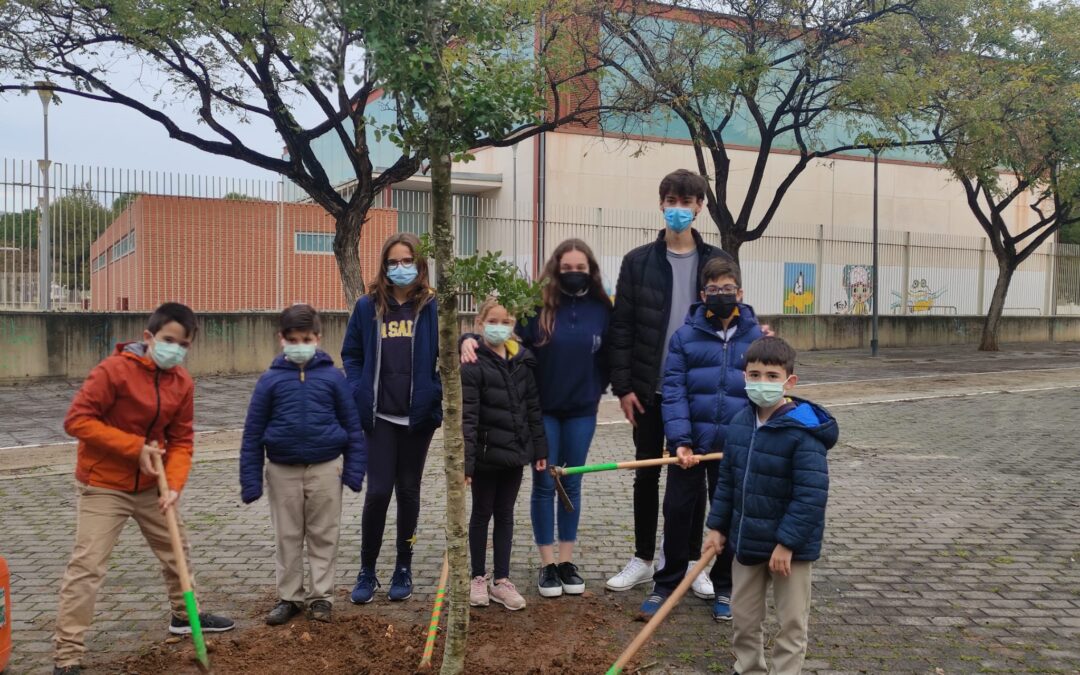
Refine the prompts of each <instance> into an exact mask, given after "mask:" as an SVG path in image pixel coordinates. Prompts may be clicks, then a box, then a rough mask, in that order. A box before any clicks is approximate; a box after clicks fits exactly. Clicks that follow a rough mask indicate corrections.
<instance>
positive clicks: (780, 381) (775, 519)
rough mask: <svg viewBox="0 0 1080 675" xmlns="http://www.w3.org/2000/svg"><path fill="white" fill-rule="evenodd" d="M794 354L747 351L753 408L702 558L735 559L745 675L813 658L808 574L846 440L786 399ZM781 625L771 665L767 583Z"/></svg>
mask: <svg viewBox="0 0 1080 675" xmlns="http://www.w3.org/2000/svg"><path fill="white" fill-rule="evenodd" d="M797 380H798V378H797V377H796V376H795V350H794V349H792V348H791V346H790V345H788V344H787V343H786V342H784V341H783V340H781V339H780V338H776V337H766V338H762V339H760V340H758V341H757V342H755V343H754V344H753V345H751V347H750V349H749V350H747V352H746V391H747V395H748V396H749V398H750V402H751V404H752V405H751V407H749V408H747V409H746V410H744V411H742V412H741V413H739V414H738V415H736V416H735V418H734V419H733V420H732V421H731V424H730V425H729V427H728V431H727V443H726V445H725V447H724V459H723V461H722V462H721V464H720V480H719V483H718V484H717V486H716V493H715V495H714V496H713V502H712V509H711V511H710V512H709V519H708V523H707V524H708V527H709V534H708V536H707V537H706V539H705V543H704V548H703V551H702V553H705V552H707V551H714V552H717V553H719V552H720V551H722V550H725V543H726V549H727V550H729V551H733V552H734V554H735V561H734V563H733V564H732V579H733V581H734V595H733V596H732V600H733V602H732V606H731V608H732V613H733V614H734V616H735V631H734V636H733V637H732V641H731V644H732V649H733V650H734V652H735V658H736V661H735V670H736V672H738V673H740V674H741V675H758V674H762V675H763V674H764V673H778V674H780V675H787V674H791V675H795V674H796V673H799V672H800V671H801V670H802V664H803V659H804V658H805V657H806V636H807V624H808V621H809V618H810V568H811V564H812V562H813V561H814V560H817V559H818V557H819V556H820V555H821V540H822V536H823V534H824V532H825V504H826V502H827V501H828V497H829V464H828V461H827V460H826V453H827V452H828V451H829V449H830V448H832V447H833V445H835V444H836V440H837V438H838V436H839V433H840V432H839V427H837V424H836V420H835V419H833V417H832V415H830V414H829V412H828V411H827V410H825V409H824V408H822V407H820V406H817V405H815V404H813V403H810V402H809V401H805V400H802V399H798V398H793V397H789V396H787V394H788V393H789V392H790V391H791V389H792V387H794V386H795V383H796V382H797ZM770 583H771V584H772V586H773V597H774V599H775V601H776V611H777V614H778V615H779V616H778V619H779V622H780V632H779V634H778V635H777V636H776V643H775V645H774V647H773V653H772V669H771V670H770V669H769V668H768V666H767V664H766V662H765V649H764V644H763V640H762V626H763V625H764V622H765V612H766V606H765V599H766V593H767V592H768V588H769V584H770Z"/></svg>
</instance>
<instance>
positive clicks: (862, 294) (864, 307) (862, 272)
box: [844, 265, 874, 314]
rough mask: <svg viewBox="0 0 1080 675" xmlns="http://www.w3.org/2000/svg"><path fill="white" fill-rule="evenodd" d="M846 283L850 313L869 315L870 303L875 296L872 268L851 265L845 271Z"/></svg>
mask: <svg viewBox="0 0 1080 675" xmlns="http://www.w3.org/2000/svg"><path fill="white" fill-rule="evenodd" d="M844 282H845V283H844V286H845V288H846V289H847V293H848V313H849V314H869V313H870V308H869V302H870V299H871V298H872V297H873V296H874V288H873V286H872V285H871V284H870V267H869V266H868V265H849V266H848V267H846V268H845V269H844Z"/></svg>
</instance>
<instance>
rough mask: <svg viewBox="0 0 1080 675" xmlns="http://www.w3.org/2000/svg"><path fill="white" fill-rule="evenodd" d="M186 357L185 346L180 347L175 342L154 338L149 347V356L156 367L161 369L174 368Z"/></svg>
mask: <svg viewBox="0 0 1080 675" xmlns="http://www.w3.org/2000/svg"><path fill="white" fill-rule="evenodd" d="M186 357H187V348H186V347H182V346H180V345H178V344H176V343H175V342H161V341H160V340H154V345H153V346H152V347H151V348H150V358H152V359H153V360H154V363H156V364H157V367H158V368H161V369H162V370H169V369H170V368H175V367H176V366H178V365H180V364H181V363H183V362H184V358H186Z"/></svg>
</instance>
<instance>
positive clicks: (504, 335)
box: [484, 323, 514, 347]
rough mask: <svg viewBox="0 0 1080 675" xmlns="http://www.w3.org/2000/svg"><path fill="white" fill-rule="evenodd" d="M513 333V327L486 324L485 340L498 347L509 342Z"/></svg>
mask: <svg viewBox="0 0 1080 675" xmlns="http://www.w3.org/2000/svg"><path fill="white" fill-rule="evenodd" d="M513 332H514V327H513V326H504V325H502V324H498V323H485V324H484V339H485V340H487V341H488V342H490V343H491V344H493V345H495V346H496V347H498V346H499V345H501V344H502V343H504V342H506V341H507V340H509V339H510V335H511V334H512V333H513Z"/></svg>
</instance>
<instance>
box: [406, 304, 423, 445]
mask: <svg viewBox="0 0 1080 675" xmlns="http://www.w3.org/2000/svg"><path fill="white" fill-rule="evenodd" d="M413 311H414V314H415V316H414V317H413V322H412V335H411V336H410V337H409V409H408V411H407V414H408V416H409V429H412V425H413V424H412V398H413V385H414V384H415V383H416V333H417V330H416V329H417V327H418V326H419V325H420V313H421V311H423V307H421V308H420V309H416V310H413Z"/></svg>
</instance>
